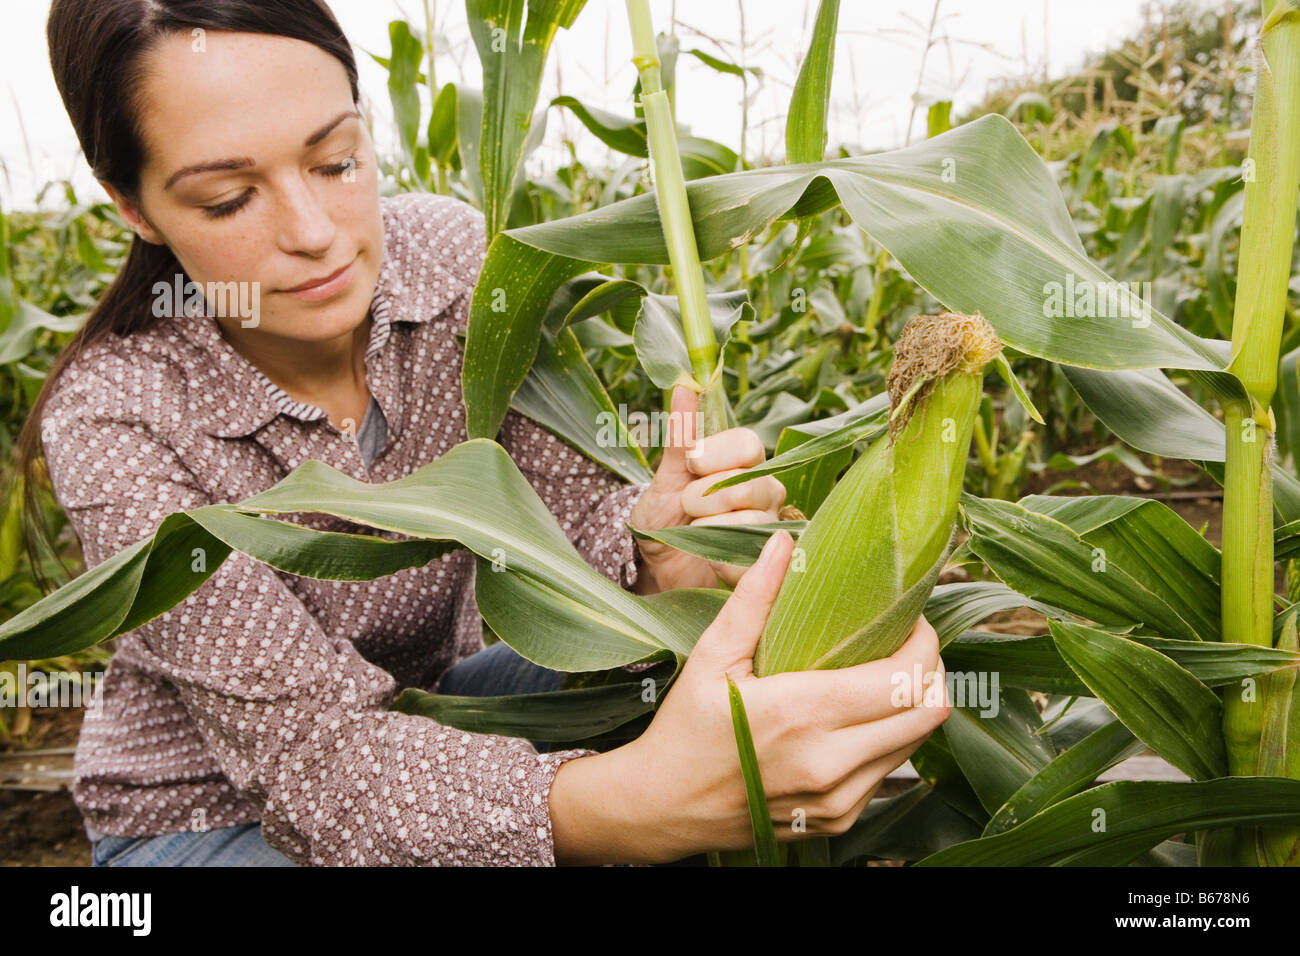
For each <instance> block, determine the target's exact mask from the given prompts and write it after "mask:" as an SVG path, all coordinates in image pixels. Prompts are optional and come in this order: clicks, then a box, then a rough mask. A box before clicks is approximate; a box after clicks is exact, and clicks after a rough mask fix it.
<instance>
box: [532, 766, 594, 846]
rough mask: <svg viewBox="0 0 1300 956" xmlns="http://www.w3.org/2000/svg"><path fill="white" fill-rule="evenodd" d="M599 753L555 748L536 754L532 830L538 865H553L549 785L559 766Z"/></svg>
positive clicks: (553, 844)
mask: <svg viewBox="0 0 1300 956" xmlns="http://www.w3.org/2000/svg"><path fill="white" fill-rule="evenodd" d="M597 753H599V751H596V750H556V751H553V752H551V753H544V754H538V755H537V761H538V772H537V774H536V775H535V776H534V777H533V783H534V785H535V787H536V788H537V789H536V790H534V797H533V806H534V808H535V810H536V813H535V814H534V818H533V826H534V832H536V834H537V842H538V848H539V850H540V855H541V859H540V861H539V862H540V865H542V866H555V865H556V864H555V832H554V829H553V828H552V826H551V785H552V784H553V783H554V782H555V775H556V773H558V772H559V769H560V767H562V766H564V765H565V764H566V763H568V762H569V761H570V760H576V759H577V758H579V757H591V756H594V755H595V754H597Z"/></svg>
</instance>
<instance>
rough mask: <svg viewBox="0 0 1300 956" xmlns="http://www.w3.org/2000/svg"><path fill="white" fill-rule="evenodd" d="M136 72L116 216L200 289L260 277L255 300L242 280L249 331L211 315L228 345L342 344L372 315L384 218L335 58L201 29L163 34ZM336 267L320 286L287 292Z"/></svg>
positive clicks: (282, 42)
mask: <svg viewBox="0 0 1300 956" xmlns="http://www.w3.org/2000/svg"><path fill="white" fill-rule="evenodd" d="M145 71H146V78H145V80H144V86H143V89H142V101H141V102H142V117H141V122H142V123H143V129H144V139H145V144H144V145H145V153H146V157H147V158H146V164H145V166H144V168H143V170H142V174H141V182H140V204H139V207H138V208H135V207H130V206H129V205H128V204H125V203H124V202H123V201H122V199H121V197H120V196H119V195H117V194H114V196H113V198H114V200H115V201H117V202H118V205H119V207H120V208H122V211H123V215H124V216H125V217H126V218H127V221H128V222H129V223H130V224H131V225H132V227H133V228H136V229H137V231H138V232H139V233H140V235H141V237H142V238H144V239H145V240H146V241H149V242H155V243H165V244H166V245H168V246H169V247H170V248H171V250H172V251H173V252H174V253H175V255H176V257H177V259H178V260H179V261H180V263H181V265H182V266H183V267H184V269H185V271H186V274H187V275H188V276H189V278H190V279H191V280H192V281H193V282H196V283H198V284H199V285H200V286H202V287H203V288H204V289H205V290H206V289H207V288H208V283H229V282H238V283H250V284H251V283H257V284H258V285H257V287H256V292H257V296H256V299H255V300H254V299H253V298H252V296H251V293H252V290H253V287H252V286H251V285H250V286H247V287H245V289H246V292H245V294H246V295H247V296H248V298H247V299H246V300H245V301H257V302H258V305H259V310H258V316H257V320H256V321H257V324H256V325H255V326H254V325H252V323H251V321H249V320H245V319H241V317H240V316H238V315H234V316H231V317H225V318H218V319H217V321H218V322H219V323H220V324H221V327H222V329H223V330H224V331H225V332H226V335H227V338H230V339H231V340H232V341H242V342H243V343H245V344H248V343H250V342H251V343H261V344H262V345H263V346H269V347H270V349H271V350H272V351H275V350H276V346H278V347H279V350H280V351H283V350H284V349H286V348H292V347H294V346H295V345H298V343H302V342H320V343H325V342H334V343H338V342H340V341H344V340H345V339H344V337H345V336H347V335H349V334H350V333H352V332H353V331H354V330H356V329H357V328H358V327H359V326H360V325H361V323H362V322H363V321H364V320H365V318H366V314H367V312H368V310H369V306H370V297H371V294H372V293H373V291H374V287H375V283H376V281H377V279H378V276H379V266H380V260H381V258H382V254H383V221H382V217H381V215H380V209H379V192H378V179H377V173H376V163H375V156H374V147H373V143H372V142H371V140H370V136H369V134H368V132H367V130H366V127H365V125H364V123H363V122H362V120H361V117H360V115H359V114H358V113H357V111H356V108H355V106H354V104H353V102H352V92H351V88H350V86H349V84H348V78H347V73H346V72H345V70H344V68H343V64H341V63H340V62H339V61H338V60H337V59H335V58H334V57H333V56H330V55H329V54H328V53H326V52H325V51H324V50H321V49H320V48H319V47H316V46H314V45H312V44H310V43H304V42H301V41H298V40H292V39H289V38H287V37H278V36H267V35H263V34H250V33H230V32H208V33H207V34H206V35H205V36H203V37H202V42H201V43H200V42H199V41H198V40H196V39H195V38H194V37H191V36H189V35H181V34H176V35H171V36H169V37H167V38H166V39H164V40H162V41H160V43H159V44H158V45H157V46H155V47H154V48H153V49H152V50H151V51H150V53H149V54H148V55H147V57H146V60H145ZM345 268H346V272H345V273H344V275H343V276H342V277H341V279H340V280H338V281H334V282H331V283H329V284H328V285H326V286H325V287H323V288H317V289H315V290H310V291H305V292H300V293H295V292H292V291H291V290H294V289H296V288H297V287H299V286H302V285H304V284H306V283H311V282H313V281H318V280H320V279H323V278H325V277H326V276H330V275H332V274H334V273H336V272H338V271H339V270H340V269H345ZM217 305H218V304H217V303H213V302H210V306H212V307H214V308H215V307H217ZM299 347H300V346H299Z"/></svg>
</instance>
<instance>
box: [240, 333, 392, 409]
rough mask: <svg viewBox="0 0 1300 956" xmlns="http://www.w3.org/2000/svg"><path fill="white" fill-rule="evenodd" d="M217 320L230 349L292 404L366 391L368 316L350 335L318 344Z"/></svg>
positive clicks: (368, 339) (315, 401) (313, 401)
mask: <svg viewBox="0 0 1300 956" xmlns="http://www.w3.org/2000/svg"><path fill="white" fill-rule="evenodd" d="M216 321H217V324H218V327H219V328H220V330H221V335H222V337H223V338H225V340H226V341H227V342H229V343H230V345H231V347H232V348H233V349H234V350H235V351H236V352H238V353H239V354H240V355H242V356H243V357H244V358H245V359H246V360H247V361H248V363H249V364H250V365H252V366H253V367H254V368H256V369H257V370H258V371H260V372H261V373H262V374H263V375H265V376H266V377H267V378H268V379H270V380H271V382H273V383H274V384H275V385H278V386H279V387H280V388H282V389H284V391H285V392H286V393H287V394H288V395H289V396H290V397H291V398H293V399H294V400H295V401H302V402H308V403H311V404H315V405H319V404H320V402H319V401H317V398H318V397H321V396H330V395H337V394H338V393H339V392H341V391H349V390H359V389H362V388H364V387H365V384H366V365H365V355H366V346H367V344H369V342H370V327H371V322H372V320H371V316H370V313H368V312H367V313H366V318H365V320H364V321H363V322H362V323H361V324H360V325H359V326H357V327H356V328H355V329H354V330H353V331H351V332H347V333H344V334H343V335H340V336H338V337H337V338H333V339H327V340H325V341H322V342H303V341H302V340H301V339H290V338H285V337H284V336H279V335H275V334H274V333H270V332H267V331H265V330H259V329H246V328H244V327H243V326H242V325H240V322H239V319H238V318H237V317H236V318H234V319H217V320H216Z"/></svg>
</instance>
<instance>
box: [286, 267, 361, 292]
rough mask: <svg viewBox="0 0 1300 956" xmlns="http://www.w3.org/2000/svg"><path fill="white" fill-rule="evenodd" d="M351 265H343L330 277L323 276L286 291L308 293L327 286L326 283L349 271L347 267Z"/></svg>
mask: <svg viewBox="0 0 1300 956" xmlns="http://www.w3.org/2000/svg"><path fill="white" fill-rule="evenodd" d="M350 265H352V263H351V262H347V263H344V264H343V265H341V266H339V268H338V269H337V270H335V271H334V272H331V273H330V274H329V275H327V276H322V277H321V278H319V279H309V280H308V281H306V282H304V283H303V284H302V285H298V286H294V287H293V288H292V289H286V290H285V291H286V292H306V291H308V290H309V289H315V288H319V287H320V286H323V285H325V284H326V283H328V282H330V281H332V280H334V279H337V278H338V277H339V276H340V275H342V274H343V272H344V271H345V270H346V269H347V267H348V266H350Z"/></svg>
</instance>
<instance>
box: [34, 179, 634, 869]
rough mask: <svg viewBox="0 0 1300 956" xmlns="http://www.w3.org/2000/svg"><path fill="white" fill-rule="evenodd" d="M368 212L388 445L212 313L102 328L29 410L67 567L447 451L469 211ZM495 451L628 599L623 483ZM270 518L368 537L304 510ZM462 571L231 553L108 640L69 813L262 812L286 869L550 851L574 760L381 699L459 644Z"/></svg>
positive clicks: (478, 227)
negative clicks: (157, 611)
mask: <svg viewBox="0 0 1300 956" xmlns="http://www.w3.org/2000/svg"><path fill="white" fill-rule="evenodd" d="M380 203H381V210H382V215H383V221H384V252H383V258H382V263H381V271H380V274H379V278H378V281H377V283H376V286H375V290H374V295H373V298H372V300H371V317H372V324H371V332H370V340H369V344H368V347H367V349H366V355H365V363H366V382H367V384H368V386H369V389H370V392H371V394H372V395H373V397H374V399H375V402H376V403H377V405H378V406H379V410H380V412H381V414H382V420H383V423H384V425H385V426H386V436H385V439H384V442H383V443H382V445H381V447H379V448H378V449H377V453H376V456H375V457H374V459H373V461H370V462H369V463H367V461H366V460H364V459H363V456H362V452H361V448H360V446H359V443H358V440H357V438H356V437H354V436H353V435H351V434H350V433H349V432H350V431H351V430H350V429H349V431H348V432H345V431H340V430H339V429H338V428H336V427H335V426H334V425H333V424H332V423H331V422H330V421H329V418H328V416H327V415H326V413H325V412H324V411H323V410H322V409H320V408H318V407H316V406H314V405H311V404H307V403H303V402H296V401H294V400H293V399H292V398H291V397H290V396H289V395H288V394H287V393H285V392H284V391H283V390H281V389H280V388H278V387H277V386H276V385H274V384H273V383H272V382H271V381H270V380H269V379H268V378H267V377H266V376H265V375H263V374H262V373H261V372H260V371H259V370H258V369H256V368H255V367H254V366H253V365H251V364H250V363H249V362H248V361H247V360H246V359H244V358H243V357H242V356H241V355H240V354H239V353H237V352H236V351H235V350H234V349H233V348H232V347H231V346H230V344H229V343H228V342H227V341H226V340H225V339H224V338H223V336H222V335H221V332H220V328H219V326H218V325H217V323H216V320H215V319H213V318H211V317H202V316H200V317H179V318H162V319H159V320H157V321H156V322H155V324H153V325H152V326H150V327H149V328H147V329H145V330H142V331H138V332H135V333H133V334H131V335H129V336H127V337H125V338H122V337H119V336H117V335H108V336H106V337H105V338H103V339H101V340H99V341H97V342H95V343H93V344H92V345H90V346H88V347H86V348H84V349H83V350H82V352H81V354H79V355H78V356H77V357H76V358H75V359H74V360H73V361H72V363H70V364H69V366H68V367H67V369H66V371H65V372H64V374H63V375H62V376H61V377H60V379H59V380H58V382H57V383H56V385H55V390H54V392H53V393H52V395H51V399H50V402H49V404H48V406H47V410H46V413H45V415H44V416H43V418H42V438H43V441H44V446H45V452H46V460H47V465H48V469H49V474H50V478H51V481H52V483H53V486H54V489H55V493H56V495H57V497H58V500H59V502H60V503H61V504H62V505H63V507H64V508H65V509H66V511H67V513H68V517H69V519H70V521H71V523H72V527H73V529H74V530H75V531H76V533H77V536H78V537H79V538H80V540H81V544H82V548H83V550H84V553H85V559H86V564H87V566H88V567H93V566H95V565H97V564H99V563H100V562H102V561H104V560H105V559H106V558H108V557H110V556H112V555H113V554H114V553H116V552H117V551H119V550H121V549H122V548H123V547H126V546H127V545H130V544H133V543H135V542H136V541H139V540H140V539H141V538H143V537H146V536H147V535H149V534H151V533H152V532H153V531H154V530H155V529H156V528H157V526H158V524H159V523H160V522H161V521H162V519H163V518H164V517H166V516H167V515H168V514H170V513H172V512H175V511H182V510H186V509H190V508H195V507H199V506H201V505H206V504H210V503H220V502H238V501H240V500H242V499H244V498H246V497H248V496H250V495H253V494H255V493H257V492H259V491H263V490H265V489H267V488H269V487H270V486H271V485H273V484H275V483H276V482H277V481H279V480H280V479H281V478H283V477H284V476H285V475H286V474H288V473H289V472H290V471H292V470H293V469H294V468H295V467H297V466H298V465H300V464H301V463H302V462H304V461H307V460H308V459H313V458H314V459H319V460H320V461H323V462H325V463H326V464H328V465H331V466H332V467H334V468H337V469H338V470H339V471H341V472H344V473H345V474H348V475H350V476H352V477H353V478H356V479H358V480H360V481H368V482H374V483H377V484H379V483H384V482H389V481H395V480H397V479H399V478H402V477H404V476H406V475H408V474H410V473H411V472H413V471H415V470H416V469H417V468H420V467H421V466H423V465H425V464H428V463H429V462H430V461H432V460H434V459H436V458H438V457H439V456H440V455H441V454H443V453H444V452H446V451H447V450H449V449H450V448H452V447H453V446H455V445H456V444H458V443H460V442H462V441H464V440H466V438H467V437H468V436H467V433H466V430H465V417H464V406H463V404H462V403H461V393H460V375H461V364H462V360H463V357H464V356H463V352H462V351H461V348H460V346H459V344H458V343H457V341H456V339H455V337H454V333H456V332H457V331H461V332H463V331H464V330H465V328H466V326H467V324H468V317H469V303H470V297H471V295H472V291H473V285H474V283H475V281H476V280H477V277H478V274H479V270H480V268H481V266H482V263H483V257H484V222H483V216H482V214H481V213H479V212H478V211H477V210H475V209H474V208H473V207H471V206H469V205H467V204H465V203H463V202H461V201H459V200H456V199H452V198H450V197H444V196H437V195H427V194H403V195H398V196H393V197H385V198H383V199H381V200H380ZM497 441H499V442H500V443H501V445H502V446H503V447H504V448H505V449H506V451H507V452H508V453H509V454H510V455H511V457H512V459H513V460H514V461H515V463H516V464H517V465H518V466H519V468H520V470H521V471H522V472H523V474H524V475H525V476H526V477H527V479H528V480H529V482H530V483H531V484H532V486H533V487H534V488H535V489H536V490H537V492H538V493H539V494H540V495H541V497H542V498H543V500H545V502H546V504H547V506H548V507H549V508H550V510H551V511H552V513H553V514H555V516H556V518H557V519H558V520H559V522H560V524H561V526H562V527H563V528H564V530H565V533H566V534H567V535H568V537H569V539H570V540H571V541H572V542H573V543H574V545H575V546H576V547H577V549H578V551H579V552H580V553H581V554H582V555H583V557H584V558H585V559H586V560H587V561H588V562H589V563H590V564H591V565H592V566H593V567H594V568H596V569H597V570H598V571H599V572H601V573H602V574H604V575H605V576H606V577H609V578H610V579H611V580H613V581H615V582H617V583H619V584H620V585H622V586H623V587H625V588H631V587H632V585H633V584H634V583H635V581H636V563H635V561H636V551H635V549H634V546H633V541H632V538H631V535H630V532H629V531H628V530H627V526H626V524H625V522H626V521H627V519H628V515H629V512H630V511H631V509H632V506H633V505H634V504H635V503H636V501H637V499H638V498H639V497H640V495H641V493H642V492H643V491H644V490H645V488H646V487H647V486H646V485H645V484H638V485H628V484H625V483H624V482H623V481H622V480H621V479H619V478H618V477H617V476H615V475H613V474H612V473H610V472H608V471H606V470H604V469H603V468H601V467H600V466H599V465H597V464H595V463H593V462H592V461H591V460H590V459H588V458H586V457H584V456H583V455H582V454H580V453H578V452H577V451H575V450H573V449H572V448H571V447H570V446H568V445H566V444H565V443H564V442H562V441H560V440H559V439H558V438H556V437H555V436H553V435H552V434H551V433H550V432H548V431H546V430H544V429H543V428H541V427H539V426H537V425H536V424H534V423H533V422H531V421H529V420H527V419H525V418H524V417H522V416H521V415H519V414H518V413H516V412H514V411H511V412H510V413H509V414H508V415H507V417H506V420H505V422H504V424H503V425H502V428H501V431H500V432H499V434H498V436H497ZM292 520H295V521H296V522H297V523H299V524H303V525H306V526H308V527H312V528H317V529H320V530H327V531H345V532H352V533H368V534H375V533H377V532H376V530H375V529H372V528H367V527H365V526H362V525H358V524H354V523H351V522H347V521H344V520H341V519H337V518H333V517H330V516H328V515H322V514H318V513H309V514H298V515H294V516H293V519H292ZM378 533H379V534H381V535H384V536H388V537H392V538H396V537H400V536H398V535H396V534H393V533H389V532H378ZM474 569H475V562H474V557H473V555H472V554H470V553H469V552H467V551H465V550H458V551H455V552H452V553H450V554H447V555H444V556H443V557H441V558H439V559H437V560H434V561H431V562H430V563H429V564H427V565H425V566H424V567H422V568H410V569H407V570H404V571H400V572H398V573H395V574H391V575H388V576H386V577H383V578H379V579H377V580H374V581H326V580H315V579H311V578H304V577H298V576H295V575H292V574H288V573H284V572H280V571H277V570H275V569H273V568H271V567H269V566H267V565H264V564H260V563H258V562H257V561H254V560H253V559H251V558H249V557H247V556H246V555H243V554H240V553H239V552H233V553H232V554H231V555H230V557H229V558H227V559H226V561H225V562H224V563H223V564H222V565H221V567H220V568H218V569H217V571H216V572H215V573H214V574H213V575H212V576H211V577H210V578H209V579H208V580H207V581H206V582H204V584H203V585H202V586H201V587H200V588H199V589H198V590H197V591H195V592H194V593H193V594H191V595H190V596H189V597H188V598H187V599H186V600H185V601H184V602H182V603H180V604H178V605H176V606H175V607H174V608H172V609H171V610H169V611H167V612H165V613H164V614H162V615H160V616H158V617H157V618H155V619H153V620H152V621H149V622H148V623H147V624H144V625H142V626H141V627H139V628H137V629H136V630H134V631H131V632H129V633H127V634H123V635H121V636H119V637H118V638H117V649H116V652H115V654H114V657H113V659H112V661H111V663H110V665H109V668H108V672H107V673H106V674H105V676H104V679H103V680H102V681H100V682H99V687H98V692H97V693H98V695H99V699H97V700H94V701H92V707H91V708H90V709H89V710H90V712H93V711H95V710H96V709H97V708H99V709H101V713H100V715H99V716H90V715H89V713H88V716H87V718H86V719H85V721H84V722H83V725H82V729H81V736H80V739H79V741H78V745H77V751H76V758H75V764H74V783H73V786H72V795H73V799H74V801H75V802H76V804H77V806H78V807H79V808H80V810H81V812H82V814H83V817H84V818H85V822H86V824H87V826H88V828H89V829H91V830H92V831H98V832H100V833H106V834H113V835H117V836H145V835H152V834H166V833H178V832H187V831H196V830H208V829H214V828H217V827H229V826H234V825H236V824H241V823H248V822H254V821H261V823H262V829H263V835H264V838H265V840H266V842H267V843H268V845H270V846H272V847H274V848H275V849H278V850H280V851H281V852H282V853H284V854H285V855H286V856H288V857H289V858H290V859H292V860H294V861H295V862H298V863H300V864H304V865H350V864H364V865H445V864H526V865H553V864H554V848H553V844H552V835H551V820H550V813H549V805H548V794H549V790H550V785H551V781H552V779H553V777H554V776H555V772H556V770H557V769H558V768H559V767H560V765H561V764H562V763H564V762H565V761H566V760H571V759H573V758H575V757H580V756H584V755H586V754H589V753H592V752H593V751H589V750H581V749H578V750H564V751H556V752H552V753H547V754H538V753H537V752H536V750H535V749H534V748H533V746H532V745H531V744H530V743H529V742H528V741H526V740H522V739H516V738H508V737H499V736H492V735H485V734H474V733H465V732H463V731H460V730H455V729H452V728H449V727H445V726H442V725H439V724H437V723H435V722H434V721H432V720H429V719H428V718H425V717H419V716H413V715H407V714H401V713H396V712H394V711H390V710H388V709H387V708H388V706H389V704H390V703H391V702H392V701H393V699H394V698H395V697H396V695H397V693H398V692H399V691H400V690H401V689H402V688H404V687H419V688H423V689H426V690H434V689H436V686H437V682H438V681H439V679H440V678H441V676H442V674H443V673H444V672H445V671H446V670H447V669H448V668H449V667H450V666H451V665H452V664H454V663H456V662H457V661H459V660H461V659H463V658H465V657H467V656H469V655H470V654H473V653H474V652H476V651H478V650H480V649H482V647H483V642H482V619H481V618H480V617H479V614H478V609H477V607H476V605H475V602H474Z"/></svg>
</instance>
